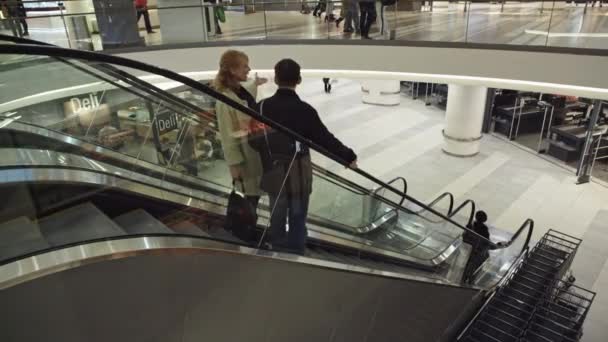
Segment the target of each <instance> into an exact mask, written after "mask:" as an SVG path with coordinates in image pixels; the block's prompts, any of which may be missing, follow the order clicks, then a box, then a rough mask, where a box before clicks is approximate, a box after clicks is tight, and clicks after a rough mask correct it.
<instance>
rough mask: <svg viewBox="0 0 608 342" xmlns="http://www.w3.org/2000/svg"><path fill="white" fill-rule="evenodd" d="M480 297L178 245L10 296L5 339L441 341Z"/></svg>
mask: <svg viewBox="0 0 608 342" xmlns="http://www.w3.org/2000/svg"><path fill="white" fill-rule="evenodd" d="M477 293H478V290H475V289H470V288H459V287H454V286H444V285H438V284H433V283H424V282H418V281H414V280H403V279H395V278H389V277H381V276H374V275H367V274H363V273H355V272H350V271H344V270H336V269H331V268H326V267H318V266H314V265H306V264H302V263H298V262H289V261H283V260H277V259H272V258H267V257H258V256H255V255H251V254H242V253H234V252H233V253H222V252H221V251H218V250H217V249H216V250H215V251H213V252H211V253H209V252H208V251H206V250H199V251H197V252H194V251H193V250H192V249H185V250H184V252H183V253H176V251H175V250H174V249H171V250H170V251H168V252H167V253H164V254H163V253H158V252H157V253H155V254H154V255H137V256H133V257H130V258H125V259H115V260H105V261H101V262H97V263H93V264H88V265H85V266H81V267H77V268H73V269H69V270H66V271H63V272H60V273H55V274H52V275H48V276H46V277H42V278H38V279H36V280H33V281H30V282H26V283H22V284H19V285H16V286H13V287H10V288H7V289H5V290H4V291H0V302H2V303H4V304H5V305H3V306H2V307H1V308H0V320H2V322H3V326H4V327H5V328H3V329H1V330H0V340H3V341H8V340H18V341H41V340H53V341H63V342H70V341H82V340H87V341H91V342H94V341H104V342H106V341H160V340H163V341H165V342H171V341H185V342H190V341H193V342H194V341H202V340H209V341H307V342H308V341H362V342H363V341H395V340H407V341H414V342H416V341H425V342H426V341H436V340H439V339H440V338H441V336H442V334H443V333H444V331H445V330H446V329H447V328H448V326H449V325H450V324H451V322H452V321H453V318H454V317H455V316H457V315H458V314H459V313H460V312H461V311H462V310H463V308H465V307H467V305H469V303H470V302H471V301H472V299H473V297H474V296H475V295H476V294H477ZM24 321H27V322H30V323H31V324H35V325H36V326H37V329H26V328H23V325H22V324H20V322H24ZM108 327H111V328H108Z"/></svg>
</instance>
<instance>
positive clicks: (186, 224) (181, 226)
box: [169, 220, 210, 237]
mask: <svg viewBox="0 0 608 342" xmlns="http://www.w3.org/2000/svg"><path fill="white" fill-rule="evenodd" d="M169 228H170V229H172V230H173V231H174V232H176V233H178V234H184V235H196V236H202V237H210V235H209V234H208V233H206V232H204V231H203V230H202V229H200V228H199V227H198V226H197V225H195V224H194V223H192V222H190V221H189V220H183V221H178V222H172V223H170V224H169Z"/></svg>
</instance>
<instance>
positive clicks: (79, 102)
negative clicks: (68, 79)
mask: <svg viewBox="0 0 608 342" xmlns="http://www.w3.org/2000/svg"><path fill="white" fill-rule="evenodd" d="M70 104H71V105H72V110H73V111H74V113H80V112H81V111H83V110H85V111H88V110H91V109H95V108H97V107H99V99H98V98H97V95H95V94H89V97H85V98H84V99H80V98H77V97H73V98H71V99H70Z"/></svg>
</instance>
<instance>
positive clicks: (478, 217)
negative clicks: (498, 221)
mask: <svg viewBox="0 0 608 342" xmlns="http://www.w3.org/2000/svg"><path fill="white" fill-rule="evenodd" d="M487 220H488V215H487V214H486V212H485V211H483V210H480V211H478V212H476V213H475V221H477V222H479V223H484V222H486V221H487Z"/></svg>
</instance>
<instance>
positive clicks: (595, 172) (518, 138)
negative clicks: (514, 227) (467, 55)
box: [401, 82, 608, 182]
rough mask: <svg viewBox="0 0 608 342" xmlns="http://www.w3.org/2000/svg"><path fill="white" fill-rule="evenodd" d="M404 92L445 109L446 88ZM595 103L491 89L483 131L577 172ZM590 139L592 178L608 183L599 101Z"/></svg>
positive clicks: (606, 114)
mask: <svg viewBox="0 0 608 342" xmlns="http://www.w3.org/2000/svg"><path fill="white" fill-rule="evenodd" d="M401 89H402V92H403V93H405V94H406V95H409V96H411V97H412V98H414V99H419V100H421V101H424V102H425V104H426V105H434V106H437V107H439V108H441V109H444V110H445V108H446V104H447V97H448V86H447V85H446V84H430V83H420V82H401ZM594 103H595V101H594V100H593V99H588V98H582V97H576V96H565V95H558V94H542V93H534V92H523V91H516V90H510V89H489V91H488V102H487V105H486V113H485V120H484V121H485V122H486V123H485V124H484V132H485V133H491V134H494V135H496V136H498V137H501V138H504V139H508V140H509V141H512V142H513V143H515V144H518V145H519V146H521V147H523V148H525V149H526V150H528V151H530V152H533V153H537V154H540V155H543V157H545V158H546V159H548V160H550V161H552V162H554V163H556V164H558V165H563V166H565V167H567V168H568V169H570V170H572V171H573V172H576V170H577V168H578V167H579V164H580V160H581V158H582V157H583V152H584V150H585V144H586V142H587V138H588V131H589V125H590V123H589V122H590V120H591V119H592V113H593V109H594ZM599 104H600V106H601V107H600V109H599V113H598V118H597V121H596V123H595V124H594V127H593V132H592V133H591V135H590V139H589V145H590V148H589V153H588V154H587V155H586V156H585V158H588V159H590V163H591V168H592V170H591V177H592V178H595V179H598V180H600V181H603V182H608V102H603V101H600V102H599Z"/></svg>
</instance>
